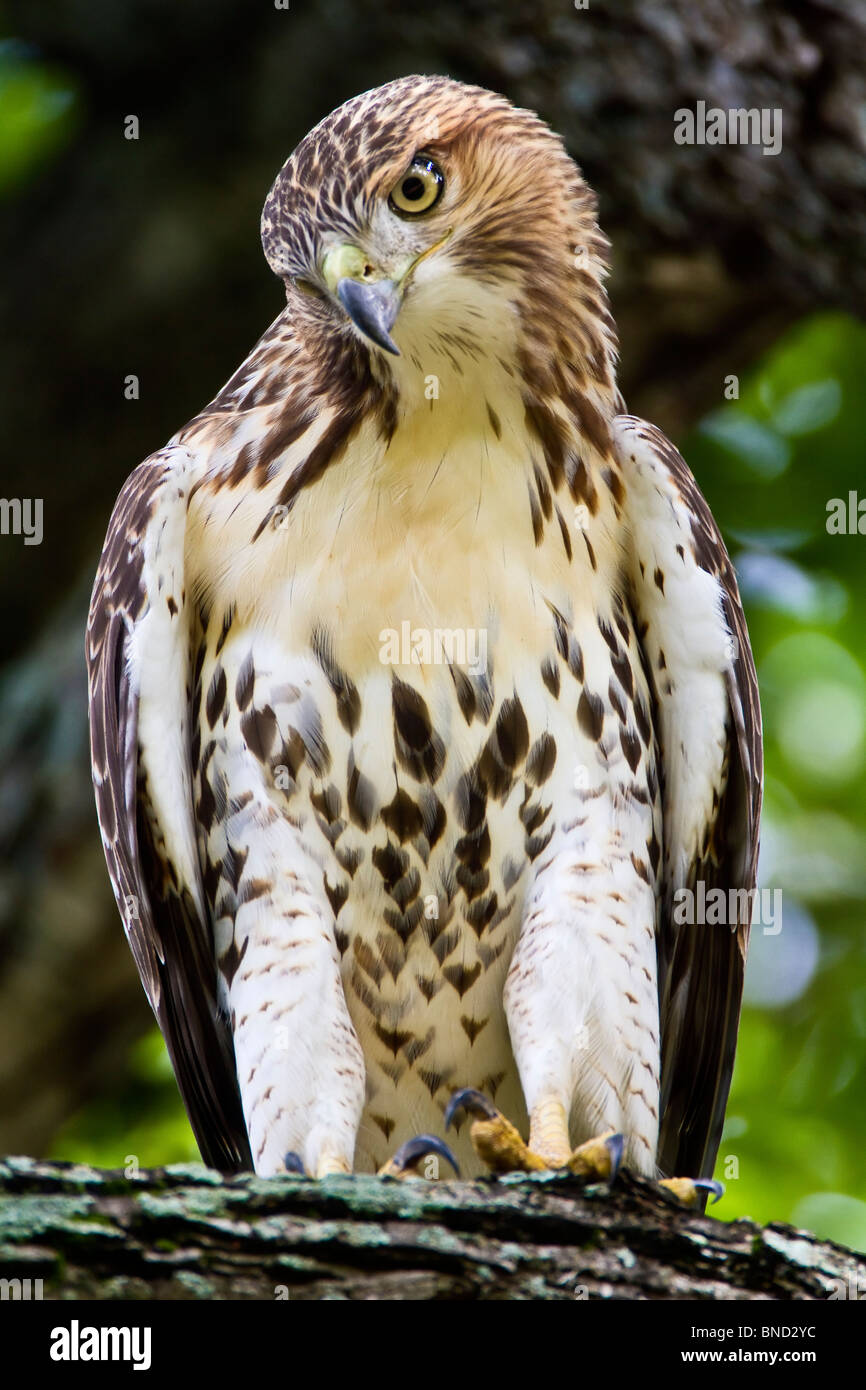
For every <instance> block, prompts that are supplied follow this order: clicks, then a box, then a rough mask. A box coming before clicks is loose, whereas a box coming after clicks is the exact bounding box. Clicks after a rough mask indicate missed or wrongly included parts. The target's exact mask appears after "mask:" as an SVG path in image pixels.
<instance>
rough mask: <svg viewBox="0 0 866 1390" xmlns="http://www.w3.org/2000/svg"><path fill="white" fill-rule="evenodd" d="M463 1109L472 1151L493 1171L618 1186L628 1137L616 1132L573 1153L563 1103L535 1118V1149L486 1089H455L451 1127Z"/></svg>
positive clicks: (448, 1118)
mask: <svg viewBox="0 0 866 1390" xmlns="http://www.w3.org/2000/svg"><path fill="white" fill-rule="evenodd" d="M458 1110H465V1111H467V1113H468V1114H469V1115H471V1116H472V1125H471V1127H470V1130H469V1138H470V1139H471V1140H472V1147H473V1148H474V1149H475V1152H476V1153H477V1155H478V1157H479V1158H480V1159H481V1162H482V1163H483V1164H484V1165H485V1167H487V1168H489V1170H490V1172H491V1173H545V1172H550V1171H554V1172H557V1171H558V1172H569V1173H574V1174H576V1175H577V1176H578V1177H582V1178H587V1179H588V1180H590V1181H595V1182H613V1179H614V1178H615V1177H616V1172H617V1169H618V1168H619V1164H620V1160H621V1158H622V1150H623V1137H622V1135H621V1134H615V1133H614V1132H613V1130H610V1131H609V1132H608V1133H606V1134H601V1135H599V1136H598V1137H597V1138H595V1139H589V1140H587V1142H586V1143H585V1144H581V1145H580V1146H579V1147H578V1148H576V1149H574V1150H572V1149H571V1148H570V1146H569V1144H568V1138H567V1135H568V1125H567V1120H566V1118H565V1111H564V1110H563V1109H562V1107H561V1106H559V1105H551V1106H542V1107H539V1111H538V1113H537V1114H534V1115H533V1116H532V1121H531V1135H532V1138H533V1140H534V1142H535V1147H534V1148H530V1146H529V1144H526V1143H524V1141H523V1139H522V1138H521V1137H520V1134H519V1133H518V1131H517V1129H516V1128H515V1126H514V1125H513V1124H512V1123H511V1121H510V1120H507V1119H506V1118H505V1116H504V1115H503V1114H502V1113H501V1111H499V1110H497V1108H496V1106H495V1105H494V1104H493V1103H492V1101H489V1100H488V1099H487V1097H486V1096H485V1095H482V1093H481V1092H480V1091H476V1090H473V1089H472V1088H471V1087H467V1088H465V1089H464V1090H462V1091H455V1093H454V1095H453V1096H452V1097H451V1099H450V1101H449V1102H448V1107H447V1109H446V1111H445V1128H446V1129H447V1128H448V1126H449V1125H450V1124H451V1121H452V1120H453V1118H454V1116H455V1115H456V1113H457V1111H458Z"/></svg>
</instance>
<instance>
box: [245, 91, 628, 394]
mask: <svg viewBox="0 0 866 1390" xmlns="http://www.w3.org/2000/svg"><path fill="white" fill-rule="evenodd" d="M262 240H263V244H264V248H265V254H266V256H267V258H268V261H269V263H270V265H271V267H272V269H273V270H274V271H275V272H276V273H277V274H278V275H279V276H281V277H282V278H283V280H284V281H285V282H286V287H287V293H288V296H289V299H290V301H291V302H292V304H293V309H294V310H295V311H296V313H297V315H298V316H299V317H300V318H301V319H303V320H304V321H306V322H309V323H310V324H311V326H313V328H314V329H315V328H316V327H318V329H319V330H320V331H322V332H325V333H327V334H328V335H329V336H331V335H333V334H335V333H337V334H341V335H347V336H352V337H354V338H355V340H356V341H358V340H359V339H360V341H361V342H362V343H363V344H365V345H366V347H367V349H368V350H369V351H370V353H371V355H372V357H373V359H374V360H377V365H378V368H379V369H385V363H386V362H387V361H389V360H390V362H391V363H392V364H393V366H394V367H395V368H396V367H397V366H398V363H397V361H396V359H397V357H398V356H399V355H400V354H403V357H404V358H407V359H409V360H411V361H414V363H415V365H416V367H419V366H421V365H422V364H423V367H424V370H434V371H435V370H438V368H437V366H436V364H435V359H436V358H437V357H438V358H439V359H440V361H444V359H445V358H450V359H451V361H452V363H453V362H454V360H455V358H457V359H459V358H461V357H462V358H463V359H464V360H465V359H466V358H468V359H470V360H473V361H478V360H479V359H481V358H482V357H483V356H484V355H485V354H487V353H489V352H490V351H491V347H493V348H495V349H496V351H497V352H499V353H500V354H504V353H507V354H509V355H511V354H514V355H515V356H517V357H518V358H519V360H520V361H521V364H522V365H523V366H524V367H526V366H527V365H531V364H536V363H537V364H538V365H539V368H541V367H542V364H549V363H550V362H551V361H552V359H553V358H554V357H556V358H558V359H559V360H560V362H561V363H562V364H563V365H564V364H568V365H570V366H572V367H573V369H574V370H575V371H576V372H578V373H580V374H583V375H589V376H590V377H591V378H593V379H594V380H595V381H596V382H597V383H599V384H602V383H603V384H604V385H607V384H609V381H610V379H611V377H612V364H613V358H614V353H615V339H614V329H613V324H612V320H611V318H610V315H609V312H608V309H607V302H606V297H605V293H604V289H603V284H602V282H603V277H604V274H605V270H606V262H605V253H606V250H607V243H606V241H605V239H604V237H603V236H602V235H601V233H600V232H599V230H598V227H597V225H596V220H595V199H594V197H593V194H592V193H591V191H590V190H589V188H588V187H587V185H586V184H585V183H584V181H583V179H582V177H581V175H580V172H579V170H578V169H577V167H576V165H575V164H574V163H573V162H572V160H571V159H570V158H569V157H568V155H567V154H566V152H565V149H564V148H563V145H562V142H561V140H560V139H559V137H558V136H557V135H555V134H554V133H553V132H552V131H551V130H550V129H549V128H548V127H547V126H546V125H545V124H544V122H543V121H541V120H540V119H539V118H538V116H536V115H534V114H533V113H532V112H529V111H524V110H520V109H518V108H516V107H514V106H512V105H511V103H510V102H508V101H507V100H506V99H505V98H504V97H502V96H497V95H495V94H494V93H492V92H488V91H485V90H483V89H482V88H479V87H468V86H464V85H463V84H462V83H459V82H454V81H451V80H450V79H448V78H445V77H405V78H401V79H400V80H398V81H396V82H391V83H388V84H387V85H386V86H384V87H379V88H377V89H376V90H374V91H371V92H366V93H364V94H363V95H361V96H359V97H355V98H354V99H353V100H352V101H349V102H347V103H346V104H345V105H344V106H341V107H339V108H338V109H337V110H336V111H334V112H332V113H331V115H330V116H327V117H326V118H325V120H323V121H322V122H321V123H320V124H319V125H318V126H316V128H315V129H314V130H313V131H311V132H310V134H309V135H307V136H306V137H305V139H304V140H302V141H301V143H300V145H299V146H298V148H297V149H296V150H295V152H294V154H292V155H291V157H290V158H289V159H288V160H287V161H286V163H285V165H284V166H283V168H282V170H281V171H280V174H279V176H278V177H277V179H276V182H275V183H274V186H273V188H272V189H271V192H270V194H269V196H268V199H267V202H266V204H265V208H264V213H263V216H262ZM389 354H392V355H393V356H391V357H390V359H389ZM428 364H431V365H430V366H429V367H428ZM548 369H549V368H548Z"/></svg>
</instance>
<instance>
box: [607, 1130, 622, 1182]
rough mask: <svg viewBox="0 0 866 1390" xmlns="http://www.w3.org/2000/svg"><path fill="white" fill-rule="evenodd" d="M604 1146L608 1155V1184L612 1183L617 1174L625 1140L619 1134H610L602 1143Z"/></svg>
mask: <svg viewBox="0 0 866 1390" xmlns="http://www.w3.org/2000/svg"><path fill="white" fill-rule="evenodd" d="M604 1146H605V1148H606V1149H607V1151H608V1153H609V1154H610V1177H609V1178H608V1182H613V1180H614V1178H615V1177H616V1175H617V1173H618V1172H619V1165H620V1164H621V1163H622V1154H623V1149H624V1148H625V1139H624V1137H623V1136H622V1135H621V1134H610V1135H608V1137H607V1139H605V1141H604Z"/></svg>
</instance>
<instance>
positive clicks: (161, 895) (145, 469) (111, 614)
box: [87, 452, 252, 1172]
mask: <svg viewBox="0 0 866 1390" xmlns="http://www.w3.org/2000/svg"><path fill="white" fill-rule="evenodd" d="M171 481H172V469H171V464H170V459H169V455H168V453H167V452H166V453H162V454H156V455H154V456H153V458H152V459H149V460H147V461H146V462H145V463H143V464H142V465H141V466H140V467H139V468H138V469H136V471H135V472H134V473H133V474H132V475H131V477H130V478H129V479H128V481H127V483H126V484H125V486H124V488H123V490H122V491H121V493H120V496H119V498H118V500H117V504H116V506H115V509H114V512H113V514H112V517H111V521H110V523H109V527H108V534H107V536H106V542H105V547H104V550H103V554H102V559H101V562H100V565H99V570H98V572H97V576H96V582H95V585H94V589H93V597H92V599H91V605H90V616H89V621H88V627H87V663H88V673H89V685H90V747H91V759H92V767H93V781H94V787H95V790H96V806H97V815H98V818H99V825H100V829H101V831H102V840H103V846H104V849H105V858H106V862H107V864H108V872H109V875H110V877H111V882H112V886H113V888H114V895H115V898H116V899H117V905H118V908H119V909H120V914H121V917H122V918H123V922H124V927H125V929H126V933H127V937H128V939H129V944H130V947H131V949H132V954H133V956H134V958H135V963H136V965H137V967H138V972H139V974H140V976H141V980H142V984H143V985H144V988H145V990H146V992H147V996H148V999H149V1000H150V1004H151V1007H152V1008H153V1011H154V1013H155V1014H156V1017H157V1021H158V1023H159V1026H160V1028H161V1030H162V1034H163V1037H164V1038H165V1041H166V1046H167V1047H168V1051H169V1055H170V1057H171V1061H172V1065H173V1067H174V1073H175V1076H176V1078H177V1082H178V1086H179V1088H180V1092H181V1096H182V1098H183V1101H184V1104H185V1106H186V1110H187V1114H188V1115H189V1119H190V1123H191V1125H192V1128H193V1132H194V1133H195V1137H196V1140H197V1142H198V1145H199V1148H200V1149H201V1153H202V1157H203V1158H204V1160H205V1162H206V1163H208V1164H210V1165H211V1166H212V1167H215V1168H218V1169H220V1170H222V1171H224V1172H233V1171H238V1170H241V1169H250V1168H252V1159H251V1155H250V1151H249V1144H248V1140H247V1133H246V1126H245V1124H244V1119H243V1111H242V1109H241V1103H240V1096H239V1093H238V1087H237V1078H236V1075H235V1065H234V1052H233V1048H232V1042H231V1034H230V1031H229V1029H228V1026H227V1024H226V1022H225V1020H224V1019H223V1018H222V1017H221V1015H220V1013H219V1010H218V1008H217V1003H216V968H215V962H214V953H213V945H212V939H211V932H210V926H209V924H208V923H206V922H205V921H203V920H202V916H201V913H200V912H199V909H198V907H197V906H196V901H198V902H202V901H203V896H202V894H201V885H200V884H199V883H195V884H188V883H184V882H183V881H182V877H181V875H180V874H179V873H178V870H177V867H176V865H175V864H174V862H173V860H172V854H171V847H170V845H168V844H167V843H166V842H165V839H164V838H163V837H162V836H161V835H160V834H159V827H157V836H156V838H155V835H154V829H153V827H152V823H151V818H150V817H149V816H148V815H147V814H145V797H146V789H145V788H144V786H143V782H142V778H141V775H140V765H139V748H138V696H137V693H136V691H135V689H134V681H133V679H132V677H131V674H130V662H129V642H130V637H131V635H132V633H133V631H134V628H135V624H136V623H137V622H138V621H139V619H140V618H141V617H142V616H143V615H144V613H145V612H146V611H147V607H148V594H147V587H146V578H145V575H144V542H145V536H146V532H147V528H148V526H149V525H150V523H151V521H152V520H153V518H154V516H155V515H156V512H157V507H158V502H159V499H160V493H161V490H162V489H163V487H164V486H165V485H166V484H168V483H169V482H171ZM172 485H173V482H172ZM184 505H185V504H184ZM189 814H190V817H192V807H190V808H189Z"/></svg>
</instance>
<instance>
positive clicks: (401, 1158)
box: [378, 1134, 460, 1179]
mask: <svg viewBox="0 0 866 1390" xmlns="http://www.w3.org/2000/svg"><path fill="white" fill-rule="evenodd" d="M431 1156H433V1157H436V1158H444V1159H445V1161H446V1163H450V1164H451V1167H452V1168H453V1169H454V1172H455V1173H456V1174H457V1176H458V1178H459V1177H460V1169H459V1168H458V1167H457V1159H456V1158H455V1157H454V1155H453V1153H452V1152H451V1150H450V1149H449V1147H448V1145H447V1144H446V1143H445V1141H444V1140H443V1139H437V1138H436V1136H435V1134H416V1135H415V1137H414V1138H413V1139H407V1140H406V1143H405V1144H401V1145H400V1147H399V1149H398V1150H397V1152H396V1153H395V1154H393V1155H392V1156H391V1158H389V1159H388V1162H387V1163H383V1164H382V1167H381V1168H380V1169H379V1174H378V1176H379V1177H380V1178H401V1179H405V1178H420V1177H422V1176H426V1174H422V1173H419V1172H418V1164H419V1163H420V1162H421V1160H422V1159H424V1158H430V1157H431Z"/></svg>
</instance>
